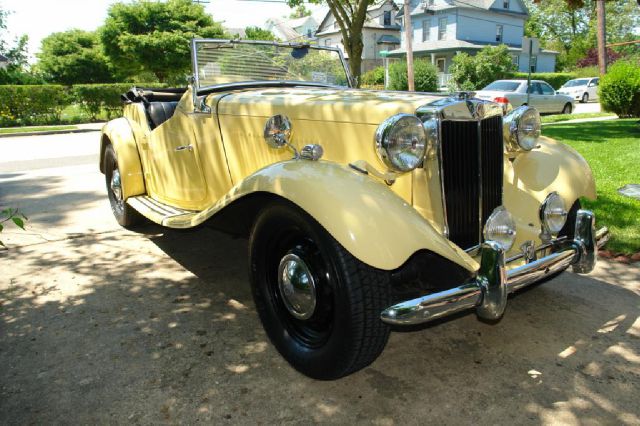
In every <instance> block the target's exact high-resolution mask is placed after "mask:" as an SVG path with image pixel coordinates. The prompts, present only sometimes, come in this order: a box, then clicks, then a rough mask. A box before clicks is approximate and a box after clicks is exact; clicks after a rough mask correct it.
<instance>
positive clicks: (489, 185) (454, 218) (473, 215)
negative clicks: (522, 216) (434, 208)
mask: <svg viewBox="0 0 640 426" xmlns="http://www.w3.org/2000/svg"><path fill="white" fill-rule="evenodd" d="M440 143H441V162H442V164H441V169H442V176H441V179H442V184H443V189H444V195H445V209H446V218H447V225H448V230H449V239H450V240H451V241H452V242H454V243H455V244H457V245H459V246H460V247H462V248H464V249H467V248H471V247H474V246H476V245H478V244H480V243H481V241H482V226H483V225H484V223H485V222H486V220H487V218H488V217H489V215H490V214H491V212H493V210H494V209H495V208H496V207H498V206H499V205H501V204H502V179H503V144H502V117H501V116H493V117H489V118H485V119H483V120H479V121H451V120H442V122H441V124H440Z"/></svg>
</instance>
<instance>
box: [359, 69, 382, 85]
mask: <svg viewBox="0 0 640 426" xmlns="http://www.w3.org/2000/svg"><path fill="white" fill-rule="evenodd" d="M361 79H362V84H363V85H365V86H380V85H382V84H384V67H377V68H374V69H372V70H370V71H367V72H365V73H364V74H362V77H361Z"/></svg>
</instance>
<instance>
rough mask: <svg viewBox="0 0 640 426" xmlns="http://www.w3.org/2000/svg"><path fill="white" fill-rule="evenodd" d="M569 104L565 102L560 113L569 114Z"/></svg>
mask: <svg viewBox="0 0 640 426" xmlns="http://www.w3.org/2000/svg"><path fill="white" fill-rule="evenodd" d="M571 109H572V107H571V104H569V103H567V104H565V106H564V108H562V114H571Z"/></svg>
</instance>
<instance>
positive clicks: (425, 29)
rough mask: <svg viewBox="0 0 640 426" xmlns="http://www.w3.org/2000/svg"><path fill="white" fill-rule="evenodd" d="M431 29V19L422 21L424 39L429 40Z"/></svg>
mask: <svg viewBox="0 0 640 426" xmlns="http://www.w3.org/2000/svg"><path fill="white" fill-rule="evenodd" d="M430 30H431V19H425V20H424V21H422V41H427V40H429V32H430Z"/></svg>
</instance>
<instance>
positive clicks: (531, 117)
mask: <svg viewBox="0 0 640 426" xmlns="http://www.w3.org/2000/svg"><path fill="white" fill-rule="evenodd" d="M541 128H542V125H541V121H540V114H539V113H538V110H536V109H535V108H533V107H530V106H527V105H523V106H521V107H518V108H516V109H514V110H513V111H511V112H510V113H509V114H507V115H505V116H504V119H503V131H504V140H505V142H506V143H507V148H508V149H509V151H517V150H518V149H522V150H524V151H531V150H532V149H533V148H535V146H536V143H537V142H538V138H539V137H540V129H541Z"/></svg>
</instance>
